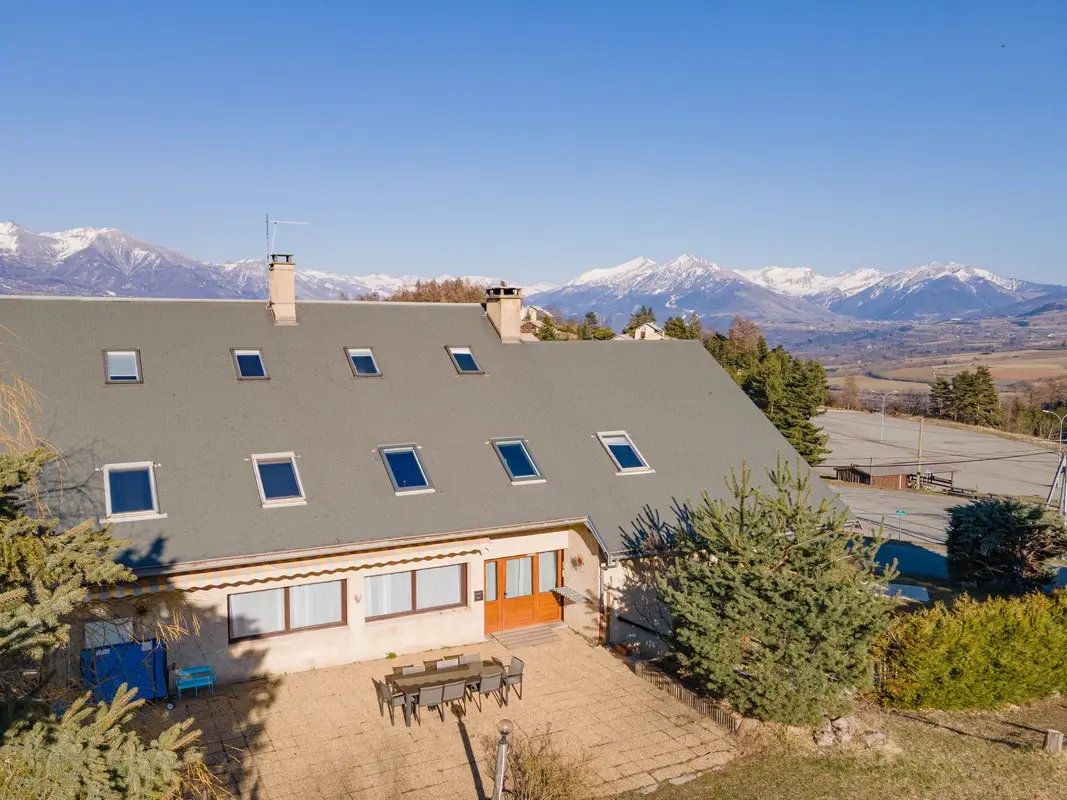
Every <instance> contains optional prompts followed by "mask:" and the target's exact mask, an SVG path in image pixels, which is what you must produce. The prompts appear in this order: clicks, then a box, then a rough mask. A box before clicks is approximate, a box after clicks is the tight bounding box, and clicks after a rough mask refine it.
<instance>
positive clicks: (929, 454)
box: [816, 411, 1057, 513]
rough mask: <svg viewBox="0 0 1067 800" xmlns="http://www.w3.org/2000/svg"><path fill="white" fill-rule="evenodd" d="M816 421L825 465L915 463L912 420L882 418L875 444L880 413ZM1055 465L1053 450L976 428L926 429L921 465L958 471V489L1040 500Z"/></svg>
mask: <svg viewBox="0 0 1067 800" xmlns="http://www.w3.org/2000/svg"><path fill="white" fill-rule="evenodd" d="M816 422H817V423H818V424H819V425H820V426H822V427H823V429H824V430H825V431H826V432H827V433H829V434H830V448H831V453H830V455H829V456H827V459H826V465H828V466H833V465H845V464H851V463H855V464H869V463H870V462H871V460H872V459H873V462H874V464H875V465H879V464H900V463H908V464H914V463H915V458H916V449H917V446H918V443H919V423H918V422H916V421H913V420H907V419H898V418H895V417H886V418H885V441H884V443H879V441H878V437H879V432H880V428H881V415H879V414H866V413H863V412H858V411H829V412H827V413H826V414H825V415H824V416H822V417H819V418H818V419H817V420H816ZM1056 463H1057V455H1056V453H1055V452H1054V451H1053V450H1050V449H1044V448H1041V447H1038V446H1036V445H1033V444H1030V443H1028V442H1022V441H1016V440H1015V439H1007V438H1004V437H1000V436H994V435H991V434H988V433H982V432H980V431H977V430H976V431H969V430H959V429H956V428H946V427H942V426H939V425H933V424H927V425H926V426H925V432H924V436H923V465H924V466H925V467H928V468H930V469H932V470H934V471H935V472H939V471H942V470H948V469H955V470H957V472H956V485H957V486H963V487H966V488H969V489H977V490H978V491H982V492H991V493H994V494H1011V495H1035V496H1039V497H1041V498H1044V497H1045V496H1046V495H1047V494H1048V488H1049V484H1050V482H1051V481H1052V476H1053V474H1054V473H1055V471H1056ZM824 470H825V466H824ZM890 513H892V510H891V511H890Z"/></svg>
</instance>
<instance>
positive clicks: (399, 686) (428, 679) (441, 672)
mask: <svg viewBox="0 0 1067 800" xmlns="http://www.w3.org/2000/svg"><path fill="white" fill-rule="evenodd" d="M503 671H504V668H503V667H502V666H501V665H500V664H498V663H497V662H495V661H482V662H480V663H478V662H476V663H473V664H459V665H458V666H455V667H445V668H444V669H437V668H435V667H428V668H427V669H426V671H425V672H416V673H414V674H413V675H395V674H394V675H387V676H386V678H385V680H386V683H388V684H389V685H390V686H392V687H393V688H394V689H396V691H398V692H401V693H403V695H404V724H405V725H407V726H408V727H409V728H410V727H411V710H412V705H413V702H414V700H415V698H416V697H417V696H418V693H419V690H420V689H426V688H428V687H430V686H444V685H445V684H446V683H455V682H456V681H463V682H464V683H466V684H467V686H477V685H478V682H479V681H481V679H482V678H483V677H485V676H486V675H496V674H498V673H501V672H503Z"/></svg>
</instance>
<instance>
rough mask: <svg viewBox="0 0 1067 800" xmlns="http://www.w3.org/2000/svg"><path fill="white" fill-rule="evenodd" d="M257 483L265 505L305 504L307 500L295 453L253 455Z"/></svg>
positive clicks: (260, 496)
mask: <svg viewBox="0 0 1067 800" xmlns="http://www.w3.org/2000/svg"><path fill="white" fill-rule="evenodd" d="M252 464H253V465H254V466H255V469H256V485H257V486H258V487H259V498H260V500H262V501H263V505H264V506H279V505H281V506H286V505H289V506H291V505H303V504H304V503H305V502H307V499H306V497H305V496H304V486H303V484H301V482H300V473H299V472H297V469H296V456H295V455H294V454H293V453H270V454H267V455H259V456H252Z"/></svg>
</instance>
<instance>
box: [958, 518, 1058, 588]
mask: <svg viewBox="0 0 1067 800" xmlns="http://www.w3.org/2000/svg"><path fill="white" fill-rule="evenodd" d="M949 514H950V516H949V524H948V553H947V556H948V558H947V561H948V569H949V574H951V575H952V577H953V578H954V579H955V580H958V581H965V580H966V581H976V582H977V583H978V584H980V585H986V586H1000V587H1004V588H1007V589H1009V590H1011V591H1015V592H1025V591H1029V590H1032V589H1038V588H1042V587H1045V586H1047V585H1048V584H1049V583H1050V582H1051V581H1052V578H1053V573H1052V572H1051V570H1050V569H1049V566H1048V565H1049V562H1050V561H1051V560H1052V559H1054V558H1060V557H1062V556H1063V555H1065V554H1067V523H1065V522H1064V520H1063V518H1062V517H1061V516H1060V515H1059V514H1057V513H1056V512H1054V511H1053V510H1052V509H1050V508H1047V507H1046V506H1043V505H1037V504H1033V503H1024V502H1021V501H1019V500H1015V499H1012V498H999V497H998V498H989V499H984V500H976V501H974V502H973V503H969V504H967V505H962V506H955V507H954V508H952V509H950V510H949Z"/></svg>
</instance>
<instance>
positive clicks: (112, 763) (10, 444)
mask: <svg viewBox="0 0 1067 800" xmlns="http://www.w3.org/2000/svg"><path fill="white" fill-rule="evenodd" d="M8 389H10V386H7V385H4V384H0V415H3V414H4V412H10V411H11V405H10V403H5V402H3V401H4V400H5V399H8V400H9V399H10V398H11V397H12V396H13V395H12V393H11V392H10V391H6V390H8ZM6 422H8V420H5V419H0V735H2V739H0V741H2V744H0V797H4V798H18V800H23V799H25V800H29V798H50V800H68V798H69V800H75V798H85V797H89V798H99V799H100V800H127V799H129V800H148V799H149V798H162V797H164V796H165V795H168V794H171V793H173V792H174V791H175V790H176V788H177V787H178V786H179V784H180V783H181V782H182V780H183V777H184V776H185V775H187V774H188V773H189V771H190V770H192V769H194V768H195V766H196V765H198V764H200V763H201V762H200V761H199V755H198V753H197V752H196V751H195V750H193V749H191V748H190V745H191V744H192V742H193V740H194V739H195V738H196V736H197V735H198V732H193V731H190V730H189V727H190V725H191V723H192V720H186V721H185V722H182V723H179V724H178V725H175V726H172V727H171V728H169V729H168V730H167V731H165V732H164V733H163V734H162V735H160V736H158V737H157V738H155V739H153V740H152V741H151V742H145V741H144V740H143V739H142V738H141V737H140V736H139V735H138V734H137V733H136V732H135V730H134V729H133V728H132V727H131V725H130V723H131V720H132V715H133V713H134V711H135V710H136V709H137V708H138V706H140V705H141V703H142V702H143V701H140V700H135V699H134V698H133V693H132V692H130V691H127V690H126V689H125V688H122V689H121V690H120V691H119V693H118V695H117V696H116V697H115V699H114V700H113V701H112V702H111V703H110V704H108V703H101V704H98V705H95V706H90V705H89V704H88V703H87V699H86V698H85V697H83V698H81V699H79V700H77V701H75V702H74V703H72V704H71V705H70V707H69V708H68V709H67V710H66V712H65V713H63V714H62V716H57V715H56V714H55V713H53V712H52V710H51V708H50V706H49V704H48V703H47V702H46V700H45V698H46V697H47V696H48V695H49V691H50V687H51V684H50V681H51V679H52V676H51V674H50V673H49V672H48V671H47V670H46V669H44V668H43V662H44V659H45V656H46V655H47V654H49V653H51V652H53V651H55V650H57V649H59V648H61V647H63V646H65V645H68V644H69V641H70V619H71V617H72V616H73V615H74V614H75V613H77V611H78V609H79V608H80V606H81V604H82V603H83V601H84V600H85V597H86V594H87V591H88V587H90V586H96V587H100V586H102V585H106V584H112V583H116V582H120V581H129V580H132V579H133V574H132V573H131V572H130V571H129V570H128V569H127V568H125V567H123V566H121V565H120V564H118V563H116V561H115V556H116V554H117V552H118V550H119V548H120V546H122V545H123V544H124V543H122V542H119V541H117V540H116V539H114V538H113V537H112V536H111V535H110V534H109V533H107V532H106V531H104V530H99V529H97V528H95V527H94V526H93V525H92V524H91V523H89V522H86V523H83V524H81V525H77V526H75V527H73V528H69V529H67V530H60V528H59V525H58V523H57V522H56V521H54V520H50V519H47V518H46V517H45V516H39V515H36V514H29V513H27V511H28V510H31V509H32V506H33V504H32V503H28V502H27V499H28V497H32V491H30V490H29V489H28V488H27V487H30V488H31V489H32V487H33V486H34V485H35V483H34V482H35V479H36V477H37V476H38V475H39V473H40V472H41V470H42V468H43V467H44V466H45V465H46V464H47V463H48V462H49V461H50V460H52V459H53V458H54V454H53V453H52V452H50V451H49V450H48V449H46V448H44V447H41V446H34V447H29V448H26V447H20V446H19V441H18V439H19V438H20V437H16V436H12V435H10V434H11V432H12V430H13V426H10V425H9V426H7V427H5V423H6ZM5 434H7V435H5ZM21 438H23V439H24V437H21ZM41 510H42V511H44V509H41Z"/></svg>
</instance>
